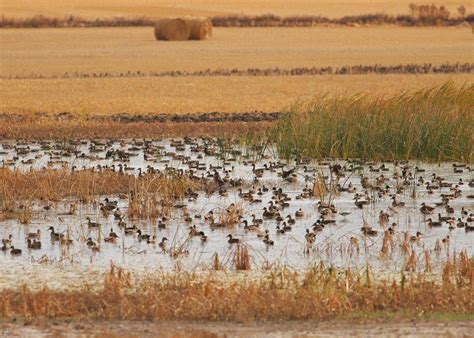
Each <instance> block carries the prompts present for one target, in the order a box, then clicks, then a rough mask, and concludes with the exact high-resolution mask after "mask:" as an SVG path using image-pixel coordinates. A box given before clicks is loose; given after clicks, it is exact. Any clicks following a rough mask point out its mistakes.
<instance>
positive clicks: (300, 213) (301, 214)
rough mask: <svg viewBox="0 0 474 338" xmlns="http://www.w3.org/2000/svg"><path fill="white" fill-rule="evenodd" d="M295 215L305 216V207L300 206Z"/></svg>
mask: <svg viewBox="0 0 474 338" xmlns="http://www.w3.org/2000/svg"><path fill="white" fill-rule="evenodd" d="M295 217H297V218H301V217H304V212H303V209H301V208H299V209H298V210H297V211H296V212H295Z"/></svg>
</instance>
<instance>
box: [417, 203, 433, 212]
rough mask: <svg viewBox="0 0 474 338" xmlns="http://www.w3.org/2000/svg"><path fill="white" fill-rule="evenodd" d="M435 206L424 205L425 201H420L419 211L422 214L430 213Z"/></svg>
mask: <svg viewBox="0 0 474 338" xmlns="http://www.w3.org/2000/svg"><path fill="white" fill-rule="evenodd" d="M434 209H435V207H432V206H429V205H426V204H425V202H423V203H421V208H420V211H421V213H422V214H431V212H432V211H433V210H434Z"/></svg>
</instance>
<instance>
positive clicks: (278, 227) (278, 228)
mask: <svg viewBox="0 0 474 338" xmlns="http://www.w3.org/2000/svg"><path fill="white" fill-rule="evenodd" d="M276 233H277V235H283V234H284V233H285V230H284V229H281V228H280V226H279V225H277V226H276Z"/></svg>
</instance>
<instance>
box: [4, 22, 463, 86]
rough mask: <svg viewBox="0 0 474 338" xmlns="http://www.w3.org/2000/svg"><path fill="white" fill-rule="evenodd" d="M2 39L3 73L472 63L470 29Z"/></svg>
mask: <svg viewBox="0 0 474 338" xmlns="http://www.w3.org/2000/svg"><path fill="white" fill-rule="evenodd" d="M250 37H251V38H250ZM434 41H435V42H436V43H434ZM0 44H1V45H2V47H3V48H2V49H1V50H0V59H1V60H2V63H1V66H0V76H3V77H5V76H30V75H31V74H39V75H43V76H46V77H48V76H52V75H58V76H60V75H63V74H64V73H66V72H68V73H74V72H79V73H86V74H92V73H104V72H112V73H120V72H121V73H127V72H129V71H131V72H136V71H140V72H144V73H148V72H165V71H188V72H191V71H201V70H206V69H233V68H237V69H247V68H275V67H279V68H296V67H329V66H330V67H340V66H352V65H375V64H378V65H383V66H393V65H399V64H425V63H431V64H434V65H439V64H443V63H447V62H449V63H456V62H459V63H472V57H471V54H472V53H471V52H472V33H471V29H470V28H401V27H365V28H249V29H239V28H216V29H214V32H213V37H212V39H210V40H206V41H185V42H173V43H167V42H157V41H156V40H155V38H154V34H153V28H151V27H149V28H91V29H75V28H67V29H35V30H29V29H13V30H0Z"/></svg>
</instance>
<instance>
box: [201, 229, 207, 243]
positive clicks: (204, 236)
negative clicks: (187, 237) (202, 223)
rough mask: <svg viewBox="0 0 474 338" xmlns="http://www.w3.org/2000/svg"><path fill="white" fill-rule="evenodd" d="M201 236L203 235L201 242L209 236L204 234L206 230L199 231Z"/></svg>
mask: <svg viewBox="0 0 474 338" xmlns="http://www.w3.org/2000/svg"><path fill="white" fill-rule="evenodd" d="M199 236H200V237H201V242H207V236H206V235H205V234H204V231H199Z"/></svg>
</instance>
